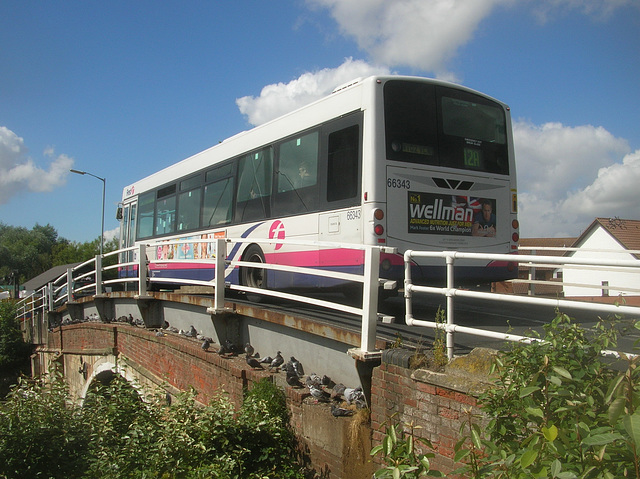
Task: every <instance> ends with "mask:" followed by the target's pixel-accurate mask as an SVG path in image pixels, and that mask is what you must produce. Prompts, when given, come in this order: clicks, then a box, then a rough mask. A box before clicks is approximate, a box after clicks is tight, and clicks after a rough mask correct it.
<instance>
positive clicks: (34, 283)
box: [22, 263, 80, 291]
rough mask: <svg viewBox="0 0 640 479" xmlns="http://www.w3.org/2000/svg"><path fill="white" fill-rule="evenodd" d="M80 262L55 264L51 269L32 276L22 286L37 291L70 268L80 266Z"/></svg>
mask: <svg viewBox="0 0 640 479" xmlns="http://www.w3.org/2000/svg"><path fill="white" fill-rule="evenodd" d="M79 264H80V263H71V264H62V265H60V266H54V267H53V268H51V269H50V270H47V271H45V272H44V273H42V274H39V275H38V276H36V277H35V278H31V279H30V280H29V281H27V282H25V283H24V284H23V285H22V286H24V289H26V290H27V291H36V290H38V289H40V288H42V287H43V286H44V285H46V284H48V283H50V282H51V281H53V280H54V279H56V278H58V276H60V275H63V274H64V273H66V272H67V269H68V268H73V267H74V266H78V265H79Z"/></svg>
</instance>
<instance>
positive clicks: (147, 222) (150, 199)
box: [129, 191, 155, 246]
mask: <svg viewBox="0 0 640 479" xmlns="http://www.w3.org/2000/svg"><path fill="white" fill-rule="evenodd" d="M154 198H155V191H149V192H147V193H143V194H141V195H140V199H139V200H138V205H139V206H138V213H139V214H138V234H137V235H136V237H137V238H149V237H151V236H153V212H154V207H155V201H154ZM129 246H133V245H129Z"/></svg>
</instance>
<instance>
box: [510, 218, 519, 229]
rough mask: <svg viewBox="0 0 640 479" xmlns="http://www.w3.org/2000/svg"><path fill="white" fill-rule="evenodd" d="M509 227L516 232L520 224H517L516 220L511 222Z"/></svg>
mask: <svg viewBox="0 0 640 479" xmlns="http://www.w3.org/2000/svg"><path fill="white" fill-rule="evenodd" d="M511 227H512V228H513V229H514V230H517V229H518V228H520V222H519V221H518V220H513V221H512V222H511Z"/></svg>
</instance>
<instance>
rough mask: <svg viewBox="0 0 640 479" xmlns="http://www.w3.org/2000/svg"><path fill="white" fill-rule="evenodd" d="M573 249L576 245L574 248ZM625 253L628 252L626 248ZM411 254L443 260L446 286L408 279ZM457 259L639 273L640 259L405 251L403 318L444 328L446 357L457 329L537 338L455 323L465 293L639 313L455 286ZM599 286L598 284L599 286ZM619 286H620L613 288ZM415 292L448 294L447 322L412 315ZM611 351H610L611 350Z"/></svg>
mask: <svg viewBox="0 0 640 479" xmlns="http://www.w3.org/2000/svg"><path fill="white" fill-rule="evenodd" d="M573 250H575V249H573ZM625 253H627V254H628V253H629V252H628V251H625ZM632 253H633V252H632ZM413 258H440V259H442V260H443V262H444V263H445V264H446V272H447V274H446V286H445V287H440V288H438V287H431V286H419V285H415V284H414V283H413V281H412V279H411V263H412V261H413ZM458 259H465V260H479V261H483V262H485V263H486V262H487V261H502V262H511V263H513V262H517V263H519V264H521V265H522V264H525V265H527V266H528V267H536V266H537V267H540V266H541V265H544V266H545V267H549V266H565V265H572V267H578V268H590V267H605V268H620V269H624V270H629V271H633V272H634V273H638V274H640V261H636V260H611V259H606V260H599V259H589V258H573V257H564V256H562V257H559V256H537V255H507V254H485V253H465V252H457V251H437V252H425V251H407V252H405V254H404V261H405V283H404V295H405V307H406V313H405V322H406V324H407V325H408V326H424V327H428V328H440V329H444V330H445V332H446V337H447V353H448V356H449V358H452V357H453V346H454V335H455V333H456V332H460V333H466V334H472V335H476V336H483V337H489V338H494V339H499V340H505V341H524V342H531V341H537V340H538V339H536V338H528V337H525V336H518V335H514V334H508V333H500V332H495V331H487V330H481V329H477V328H469V327H465V326H460V325H456V324H455V321H454V318H455V307H454V298H456V297H466V298H475V299H480V300H490V301H498V302H506V303H521V304H532V305H546V306H552V307H555V308H561V309H588V310H590V311H596V312H603V313H614V314H629V315H633V316H636V317H638V316H640V308H638V307H633V306H625V305H617V304H602V303H596V302H591V301H575V300H565V299H551V298H542V297H532V296H518V295H514V294H498V293H486V292H479V291H468V290H465V289H458V288H455V287H454V285H455V276H454V267H455V261H456V260H458ZM552 284H554V285H559V284H560V285H562V283H557V282H554V283H552ZM601 288H602V286H598V289H601ZM616 289H620V288H616ZM627 291H629V292H635V291H637V290H636V289H635V288H627ZM414 293H426V294H436V295H442V296H445V297H446V298H447V307H446V319H447V320H446V324H439V323H437V322H434V321H426V320H421V319H417V318H415V317H414V316H413V303H412V300H413V296H414ZM623 298H624V297H623ZM610 353H612V354H614V353H613V352H610Z"/></svg>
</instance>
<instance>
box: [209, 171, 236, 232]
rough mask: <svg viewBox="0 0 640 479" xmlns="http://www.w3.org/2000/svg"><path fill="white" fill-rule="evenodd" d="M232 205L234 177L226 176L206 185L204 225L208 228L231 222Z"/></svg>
mask: <svg viewBox="0 0 640 479" xmlns="http://www.w3.org/2000/svg"><path fill="white" fill-rule="evenodd" d="M232 205H233V178H225V179H223V180H220V181H216V182H215V183H212V184H210V185H207V186H205V187H204V204H203V207H202V226H203V227H205V228H206V227H208V226H216V225H224V224H227V223H230V222H231V213H232V211H233V208H232Z"/></svg>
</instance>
